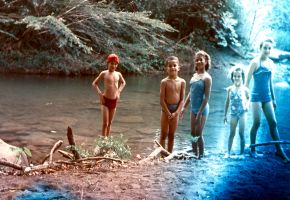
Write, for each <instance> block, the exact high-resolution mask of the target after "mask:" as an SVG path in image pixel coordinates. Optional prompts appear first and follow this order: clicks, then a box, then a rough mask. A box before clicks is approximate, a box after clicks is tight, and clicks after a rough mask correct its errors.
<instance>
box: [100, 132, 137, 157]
mask: <svg viewBox="0 0 290 200" xmlns="http://www.w3.org/2000/svg"><path fill="white" fill-rule="evenodd" d="M126 143H127V140H126V139H125V138H124V137H123V135H122V134H120V135H119V136H115V137H114V136H109V137H102V136H99V137H98V138H97V139H96V140H95V144H96V146H97V147H98V148H100V153H101V155H106V154H107V153H108V152H109V153H110V152H113V153H114V155H115V157H117V158H122V159H123V158H130V157H131V155H132V154H131V150H130V147H129V146H128V145H127V144H126Z"/></svg>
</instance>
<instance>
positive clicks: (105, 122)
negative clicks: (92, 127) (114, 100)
mask: <svg viewBox="0 0 290 200" xmlns="http://www.w3.org/2000/svg"><path fill="white" fill-rule="evenodd" d="M101 110H102V116H103V124H102V136H106V135H107V128H108V123H109V109H108V107H106V106H104V105H101Z"/></svg>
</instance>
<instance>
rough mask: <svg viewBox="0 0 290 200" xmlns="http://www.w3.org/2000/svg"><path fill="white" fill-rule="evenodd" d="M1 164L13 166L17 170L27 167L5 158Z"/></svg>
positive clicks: (0, 161)
mask: <svg viewBox="0 0 290 200" xmlns="http://www.w3.org/2000/svg"><path fill="white" fill-rule="evenodd" d="M0 165H3V166H6V167H12V168H14V169H17V170H23V169H24V168H25V167H22V166H21V165H17V164H14V163H11V162H8V161H5V160H0Z"/></svg>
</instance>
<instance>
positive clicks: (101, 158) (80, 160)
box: [75, 157, 124, 163]
mask: <svg viewBox="0 0 290 200" xmlns="http://www.w3.org/2000/svg"><path fill="white" fill-rule="evenodd" d="M104 159H105V160H112V161H116V162H120V163H123V162H124V161H123V160H120V159H115V158H108V157H87V158H81V159H79V160H76V161H75V162H82V161H87V160H96V161H98V160H104Z"/></svg>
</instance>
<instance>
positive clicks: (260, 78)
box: [246, 39, 289, 162]
mask: <svg viewBox="0 0 290 200" xmlns="http://www.w3.org/2000/svg"><path fill="white" fill-rule="evenodd" d="M273 43H274V42H273V41H272V40H271V39H267V40H264V41H263V42H262V43H261V44H260V51H261V54H260V56H258V57H256V58H254V59H253V60H252V61H251V63H250V68H249V72H248V76H247V81H246V86H247V87H248V86H249V83H250V81H251V78H252V77H253V79H254V84H253V88H252V90H251V102H252V107H253V125H252V128H251V132H250V137H251V145H253V144H255V143H256V136H257V131H258V128H259V126H260V121H261V108H262V110H263V112H264V115H265V117H266V119H267V122H268V125H269V128H270V134H271V137H272V138H273V140H280V136H279V132H278V129H277V121H276V116H275V112H274V109H275V108H276V102H275V95H274V90H273V84H272V71H271V69H272V67H273V65H274V63H273V61H272V60H271V59H270V58H269V54H270V51H271V49H272V46H273ZM276 150H277V152H276V155H277V156H279V157H281V158H282V159H283V161H284V162H289V158H288V157H287V155H286V154H285V152H284V151H283V149H282V147H281V145H280V144H276ZM250 155H251V156H252V157H254V158H256V157H258V156H259V155H258V154H257V153H256V150H255V147H253V146H251V151H250Z"/></svg>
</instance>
